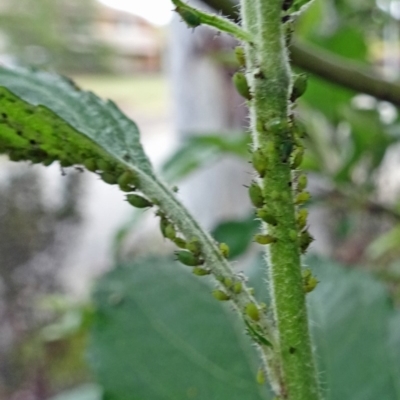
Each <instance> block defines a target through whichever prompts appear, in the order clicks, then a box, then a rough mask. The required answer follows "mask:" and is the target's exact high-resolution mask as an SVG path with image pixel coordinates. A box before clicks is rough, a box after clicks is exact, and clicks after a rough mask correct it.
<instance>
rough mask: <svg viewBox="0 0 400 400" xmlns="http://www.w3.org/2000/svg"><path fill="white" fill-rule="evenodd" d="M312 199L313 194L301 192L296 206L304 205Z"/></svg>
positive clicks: (297, 197)
mask: <svg viewBox="0 0 400 400" xmlns="http://www.w3.org/2000/svg"><path fill="white" fill-rule="evenodd" d="M310 199H311V194H310V193H309V192H301V193H299V194H298V195H297V196H296V200H295V203H296V204H304V203H306V202H307V201H308V200H310Z"/></svg>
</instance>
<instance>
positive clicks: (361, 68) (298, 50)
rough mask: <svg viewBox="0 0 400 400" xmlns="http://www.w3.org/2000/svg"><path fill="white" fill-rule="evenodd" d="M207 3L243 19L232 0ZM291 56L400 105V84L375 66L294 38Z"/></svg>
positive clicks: (332, 78)
mask: <svg viewBox="0 0 400 400" xmlns="http://www.w3.org/2000/svg"><path fill="white" fill-rule="evenodd" d="M203 1H204V3H205V4H207V5H209V6H210V7H213V8H214V9H216V10H217V11H220V12H222V13H223V14H225V15H227V16H228V17H229V18H231V19H232V20H234V21H238V20H239V14H238V10H239V9H238V8H237V7H235V2H234V1H231V0H203ZM290 54H291V56H290V58H291V61H292V63H293V64H294V65H296V66H298V67H300V68H303V69H304V70H306V71H308V72H310V73H312V74H315V75H317V76H319V77H321V78H323V79H325V80H327V81H328V82H331V83H333V84H336V85H340V86H342V87H345V88H347V89H350V90H354V91H356V92H360V93H365V94H369V95H371V96H374V97H376V98H377V99H380V100H384V101H389V102H391V103H393V104H394V105H396V106H400V85H399V83H397V82H392V81H390V80H387V79H384V78H383V77H382V76H380V75H379V74H378V73H377V72H376V71H375V70H374V69H373V68H371V67H370V66H367V65H365V64H362V63H359V62H354V61H350V60H348V59H347V58H345V57H340V56H338V55H337V54H335V53H333V52H331V51H326V50H323V49H321V48H320V47H317V46H313V45H312V44H311V43H304V42H301V41H299V40H294V41H293V42H292V44H291V46H290Z"/></svg>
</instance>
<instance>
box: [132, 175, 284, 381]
mask: <svg viewBox="0 0 400 400" xmlns="http://www.w3.org/2000/svg"><path fill="white" fill-rule="evenodd" d="M137 173H139V174H140V171H137ZM140 179H141V182H142V190H143V193H145V194H146V196H148V197H149V198H151V199H155V203H156V204H157V205H158V206H159V208H160V210H162V211H163V212H165V214H166V215H167V216H168V217H169V219H170V220H171V222H173V223H174V224H175V225H176V226H177V227H178V228H179V230H180V232H182V234H183V235H184V236H185V237H186V238H189V239H190V238H196V239H197V240H198V241H199V243H200V245H201V248H202V256H203V257H204V260H205V265H206V266H207V267H208V268H209V269H210V270H211V272H212V274H213V275H214V277H215V278H216V279H217V280H218V281H219V282H221V280H222V281H224V280H225V281H226V280H228V281H231V282H235V281H237V280H238V276H237V275H236V274H235V273H234V272H233V270H232V267H231V265H230V264H229V263H228V261H227V260H226V259H225V258H224V256H223V255H222V254H221V251H220V249H219V248H218V246H217V244H216V243H215V241H214V240H213V239H212V238H211V237H210V236H209V235H208V234H207V233H206V232H205V231H204V230H203V229H202V228H201V227H200V226H199V224H198V223H197V222H196V220H195V219H194V218H193V217H192V216H191V215H190V213H189V212H188V211H187V210H186V208H185V207H184V206H183V205H182V204H181V203H180V202H179V201H178V200H177V199H176V197H175V195H174V194H173V193H172V192H171V191H170V190H169V189H168V188H167V187H166V186H165V185H164V184H163V183H162V182H160V181H159V180H156V179H154V178H153V177H152V178H150V179H149V178H148V177H147V176H146V175H145V174H140ZM222 288H223V289H225V288H224V287H223V285H222ZM230 296H231V300H232V302H233V305H234V308H235V310H236V311H237V312H238V313H239V315H240V317H241V319H243V320H244V322H245V323H246V325H247V326H250V327H251V326H255V328H256V330H257V334H258V335H259V338H260V339H261V340H255V342H256V345H257V347H258V348H259V350H260V352H261V355H262V358H263V359H264V360H265V362H266V363H267V364H268V365H269V373H270V376H271V379H272V380H273V381H274V382H275V381H277V380H278V375H279V364H278V362H277V361H276V360H275V358H274V355H275V348H276V347H277V343H276V338H275V337H274V330H273V328H272V326H271V322H270V321H269V319H268V318H267V316H266V315H265V314H264V313H263V312H261V310H262V309H263V307H262V306H261V305H260V304H258V302H257V300H256V299H255V298H254V297H253V295H252V294H251V291H250V289H249V288H248V287H247V286H246V284H245V282H242V290H241V292H240V293H232V292H230ZM248 304H254V305H255V306H256V308H257V309H258V310H260V313H259V320H258V321H256V322H255V321H254V319H252V318H251V317H250V316H249V315H248V314H247V312H246V308H247V306H248ZM253 339H254V337H253Z"/></svg>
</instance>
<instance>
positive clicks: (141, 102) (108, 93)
mask: <svg viewBox="0 0 400 400" xmlns="http://www.w3.org/2000/svg"><path fill="white" fill-rule="evenodd" d="M73 79H74V81H75V82H76V83H77V84H78V85H79V86H80V87H81V88H82V89H85V90H90V91H92V92H94V93H96V94H97V95H99V96H100V97H103V98H108V99H111V100H113V101H115V102H116V103H118V105H119V106H121V107H122V108H123V109H124V110H125V111H134V112H135V113H140V114H142V115H144V116H147V115H153V116H154V115H165V114H166V113H167V112H168V107H167V105H168V103H169V98H168V96H169V94H168V82H167V79H166V77H165V76H164V75H161V74H159V75H149V74H143V75H136V76H113V75H81V76H75V77H74V78H73Z"/></svg>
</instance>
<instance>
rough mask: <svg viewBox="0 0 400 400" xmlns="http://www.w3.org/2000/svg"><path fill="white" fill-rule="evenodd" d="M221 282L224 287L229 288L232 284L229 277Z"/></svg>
mask: <svg viewBox="0 0 400 400" xmlns="http://www.w3.org/2000/svg"><path fill="white" fill-rule="evenodd" d="M222 283H223V284H224V285H225V287H227V288H228V289H230V288H231V287H232V285H233V280H232V279H231V278H224V279H223V281H222Z"/></svg>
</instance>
